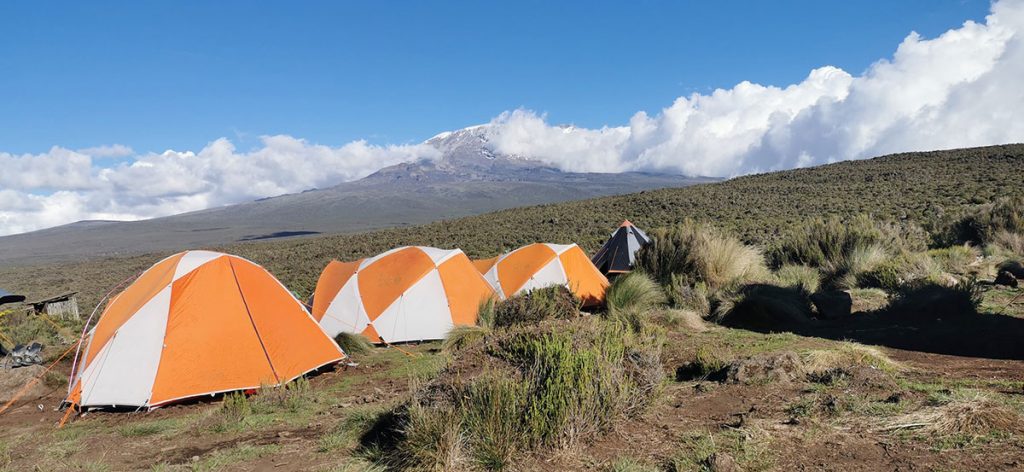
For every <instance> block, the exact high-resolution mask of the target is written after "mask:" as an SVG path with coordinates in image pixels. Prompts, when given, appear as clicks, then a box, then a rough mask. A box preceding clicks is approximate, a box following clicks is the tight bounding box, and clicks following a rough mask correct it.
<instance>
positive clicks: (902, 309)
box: [885, 279, 981, 319]
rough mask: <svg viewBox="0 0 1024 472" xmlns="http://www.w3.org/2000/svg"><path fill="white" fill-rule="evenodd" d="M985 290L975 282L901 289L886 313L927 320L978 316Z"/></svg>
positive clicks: (965, 280) (911, 286)
mask: <svg viewBox="0 0 1024 472" xmlns="http://www.w3.org/2000/svg"><path fill="white" fill-rule="evenodd" d="M980 304H981V289H980V287H979V285H978V284H977V282H976V281H975V280H974V279H964V280H961V281H959V282H957V283H956V284H954V285H952V286H948V285H944V284H938V283H934V282H929V281H922V282H918V283H912V284H909V285H906V286H904V287H902V288H900V289H899V291H897V292H896V293H895V295H894V298H893V301H892V303H890V304H889V307H888V308H887V309H886V310H885V311H886V312H887V313H889V314H890V315H895V316H901V317H914V318H926V319H949V318H956V317H965V316H973V315H977V314H978V306H979V305H980Z"/></svg>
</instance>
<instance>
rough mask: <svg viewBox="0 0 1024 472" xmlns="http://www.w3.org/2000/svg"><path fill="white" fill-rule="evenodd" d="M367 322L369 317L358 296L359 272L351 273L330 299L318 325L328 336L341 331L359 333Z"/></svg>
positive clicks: (335, 334)
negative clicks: (335, 294)
mask: <svg viewBox="0 0 1024 472" xmlns="http://www.w3.org/2000/svg"><path fill="white" fill-rule="evenodd" d="M369 324H370V318H369V317H368V316H366V310H365V309H363V300H362V299H361V298H360V296H359V274H353V275H352V278H351V279H349V280H348V282H347V283H346V284H345V286H344V287H342V288H341V291H339V292H338V295H337V296H335V297H334V300H331V305H330V306H328V307H327V312H326V313H324V318H323V319H322V320H321V321H320V326H321V327H322V328H323V330H324V332H326V333H327V335H328V336H331V337H334V336H337V335H338V334H340V333H342V332H346V333H361V332H363V330H364V329H366V326H367V325H369Z"/></svg>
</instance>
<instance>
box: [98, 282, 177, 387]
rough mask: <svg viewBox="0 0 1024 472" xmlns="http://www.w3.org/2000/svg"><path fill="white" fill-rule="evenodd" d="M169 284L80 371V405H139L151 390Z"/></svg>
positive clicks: (161, 346)
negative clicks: (81, 388)
mask: <svg viewBox="0 0 1024 472" xmlns="http://www.w3.org/2000/svg"><path fill="white" fill-rule="evenodd" d="M170 304H171V287H169V286H168V287H167V288H165V289H163V290H161V291H160V293H158V294H157V295H156V296H154V297H153V298H152V299H150V300H149V302H147V303H146V304H145V305H143V306H142V308H140V309H139V311H138V312H137V313H135V315H134V316H132V317H131V319H129V320H128V321H126V322H125V323H124V324H123V325H122V326H121V328H120V329H118V330H117V333H116V334H115V335H114V337H112V338H111V339H110V340H109V341H107V344H106V345H105V346H104V347H103V349H102V350H101V351H100V352H99V354H98V355H97V358H96V360H95V361H93V362H92V363H91V364H89V368H88V369H86V370H85V372H83V373H82V379H83V380H84V382H83V390H82V403H81V405H82V406H90V405H115V406H143V405H146V404H148V402H149V397H150V395H151V394H152V392H153V383H154V381H155V380H156V376H157V370H158V367H159V366H160V356H161V355H162V353H163V347H164V335H165V334H166V330H167V314H168V312H169V309H170Z"/></svg>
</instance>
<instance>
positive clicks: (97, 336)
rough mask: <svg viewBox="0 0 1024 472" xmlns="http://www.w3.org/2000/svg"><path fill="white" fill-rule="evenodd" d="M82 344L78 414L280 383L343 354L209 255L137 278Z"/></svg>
mask: <svg viewBox="0 0 1024 472" xmlns="http://www.w3.org/2000/svg"><path fill="white" fill-rule="evenodd" d="M87 336H88V337H87V340H86V341H87V342H86V343H85V344H83V345H84V346H85V349H84V350H83V351H82V355H81V357H80V359H78V361H77V365H78V368H77V369H76V371H75V373H74V375H75V378H74V380H73V382H72V383H71V388H70V390H69V396H68V401H69V403H71V404H73V405H76V406H78V407H79V408H81V409H88V408H91V407H116V408H126V407H128V408H138V409H142V408H148V409H153V408H157V407H160V406H163V405H166V404H168V403H172V402H175V401H178V400H182V399H187V398H193V397H198V396H202V395H212V394H215V393H222V392H230V391H236V390H251V389H258V388H261V387H262V386H274V385H281V384H283V383H286V382H289V381H291V380H293V379H295V378H297V377H299V376H301V375H303V374H305V373H307V372H310V371H312V370H315V369H317V368H319V367H322V366H324V365H328V364H332V363H335V362H338V361H340V360H341V359H342V358H343V357H344V356H345V354H344V353H343V352H342V351H341V349H339V348H338V346H337V344H335V343H334V341H333V340H332V339H331V338H329V337H328V336H327V335H326V334H325V333H324V331H323V330H322V329H320V326H319V325H317V323H316V321H314V320H313V318H312V317H311V316H310V315H309V313H308V312H307V311H306V309H305V308H303V306H302V304H301V303H300V302H299V301H298V300H296V299H295V297H294V296H292V294H291V293H290V292H288V290H287V289H285V287H284V286H283V285H281V283H280V282H278V280H277V279H275V278H274V276H273V275H270V273H269V272H267V271H266V270H265V269H263V268H262V267H260V266H258V265H256V264H254V263H252V262H249V261H247V260H245V259H242V258H240V257H236V256H231V255H227V254H221V253H217V252H209V251H188V252H183V253H179V254H175V255H173V256H171V257H169V258H167V259H164V260H163V261H160V262H158V263H157V264H156V265H154V266H153V267H151V268H149V269H148V270H146V271H145V272H143V273H142V275H140V276H139V278H138V279H137V280H135V282H133V283H132V284H131V285H129V286H128V288H127V289H125V290H124V291H123V292H121V293H120V294H119V295H117V296H116V297H114V298H113V299H111V301H110V303H109V304H108V305H107V307H106V309H105V310H104V312H103V314H102V315H101V317H100V319H99V321H98V322H97V323H96V326H95V327H93V328H92V330H91V331H89V333H88V334H87Z"/></svg>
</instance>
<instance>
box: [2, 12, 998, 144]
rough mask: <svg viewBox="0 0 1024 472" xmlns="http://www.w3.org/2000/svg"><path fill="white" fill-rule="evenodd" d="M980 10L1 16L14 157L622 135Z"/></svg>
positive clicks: (5, 110) (886, 52)
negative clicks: (525, 122) (603, 130)
mask: <svg viewBox="0 0 1024 472" xmlns="http://www.w3.org/2000/svg"><path fill="white" fill-rule="evenodd" d="M988 9H989V3H988V2H986V1H972V0H965V1H946V0H930V1H896V2H894V1H877V2H839V1H824V2H823V1H794V2H761V1H751V2H667V1H666V2H655V1H639V2H624V1H623V2H558V3H556V2H549V1H516V2H500V3H499V2H480V1H474V2H468V1H467V2H421V1H405V2H371V1H363V2H228V1H221V2H206V1H204V2H150V1H146V2H122V3H115V2H38V1H14V2H2V3H0V31H3V34H2V36H0V70H2V71H3V72H2V73H0V151H4V152H8V153H13V154H22V153H40V152H45V151H46V150H48V149H49V148H50V147H51V146H54V145H59V146H63V147H65V148H69V149H78V148H84V147H91V146H98V145H104V144H112V143H121V144H125V145H128V146H130V147H132V148H133V149H134V150H135V151H136V152H149V151H154V152H160V151H163V150H165V149H199V148H201V147H203V146H204V145H205V144H206V143H208V142H210V141H213V140H215V139H217V138H220V137H227V138H229V139H231V140H232V141H233V142H234V143H235V145H236V146H238V147H239V148H240V149H245V148H250V147H254V146H257V145H259V141H258V140H257V137H258V136H260V135H273V134H287V135H291V136H296V137H301V138H304V139H306V140H309V141H311V142H316V143H322V144H328V145H341V144H344V143H347V142H350V141H352V140H356V139H367V140H368V141H370V142H371V143H411V142H418V141H420V140H423V139H425V138H428V137H430V136H431V135H433V134H434V133H436V132H438V131H442V130H446V129H453V128H459V127H463V126H467V125H471V124H476V123H483V122H487V121H489V120H491V119H492V118H493V117H495V116H496V115H498V114H499V113H501V112H503V111H506V110H511V109H516V108H519V107H523V108H527V109H530V110H535V111H537V112H540V113H547V120H548V121H549V122H551V123H570V122H571V123H575V124H577V125H580V126H585V127H591V128H597V127H600V126H602V125H622V124H625V123H626V121H627V120H628V119H629V117H630V116H631V115H632V114H633V113H635V112H636V111H638V110H646V111H647V112H648V113H651V114H654V113H657V112H659V111H660V110H661V109H662V108H664V107H667V106H669V105H670V104H671V103H672V101H673V100H674V99H675V98H676V97H680V96H687V95H689V94H691V93H693V92H700V93H708V92H710V91H711V90H712V89H713V88H718V87H722V88H731V87H733V86H734V85H735V84H737V83H738V82H740V81H743V80H749V81H752V82H755V83H759V84H765V85H780V86H785V85H787V84H793V83H798V82H800V81H801V80H803V79H804V77H806V75H807V73H808V71H810V70H811V69H814V68H816V67H820V66H824V65H833V66H836V67H839V68H841V69H843V70H845V71H847V72H849V73H851V74H853V75H857V74H859V73H861V72H862V71H864V70H865V69H867V68H868V67H869V66H870V65H871V64H872V63H873V62H875V61H877V60H879V59H882V58H887V57H890V56H891V55H892V54H893V51H894V48H895V46H896V45H897V44H899V43H900V41H902V40H903V38H904V37H905V36H907V34H908V33H910V32H911V31H917V32H919V33H921V35H922V36H924V37H934V36H937V35H939V34H941V33H942V32H944V31H946V30H949V29H952V28H957V27H959V26H960V25H961V24H962V23H963V22H964V21H965V20H969V19H971V20H975V21H983V20H984V16H985V15H986V13H987V12H988Z"/></svg>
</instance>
